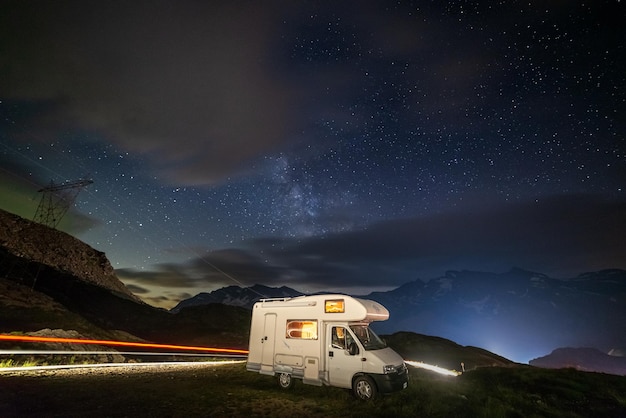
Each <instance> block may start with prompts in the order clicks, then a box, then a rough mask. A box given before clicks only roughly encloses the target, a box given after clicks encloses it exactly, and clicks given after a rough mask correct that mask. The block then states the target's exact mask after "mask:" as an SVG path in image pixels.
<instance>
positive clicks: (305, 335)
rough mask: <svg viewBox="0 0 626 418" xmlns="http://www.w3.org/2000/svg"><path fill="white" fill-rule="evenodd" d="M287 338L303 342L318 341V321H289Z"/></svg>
mask: <svg viewBox="0 0 626 418" xmlns="http://www.w3.org/2000/svg"><path fill="white" fill-rule="evenodd" d="M286 337H287V338H298V339H302V340H317V321H316V320H302V319H288V320H287V334H286Z"/></svg>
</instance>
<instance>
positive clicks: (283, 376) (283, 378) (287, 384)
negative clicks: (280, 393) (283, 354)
mask: <svg viewBox="0 0 626 418" xmlns="http://www.w3.org/2000/svg"><path fill="white" fill-rule="evenodd" d="M294 383H295V380H294V378H293V377H291V375H290V374H289V373H280V374H279V375H278V386H280V388H281V389H291V388H292V387H293V384H294Z"/></svg>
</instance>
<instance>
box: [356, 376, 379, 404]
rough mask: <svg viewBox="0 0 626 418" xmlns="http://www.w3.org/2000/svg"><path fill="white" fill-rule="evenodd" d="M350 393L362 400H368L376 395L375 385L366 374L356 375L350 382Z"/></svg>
mask: <svg viewBox="0 0 626 418" xmlns="http://www.w3.org/2000/svg"><path fill="white" fill-rule="evenodd" d="M352 393H354V396H356V397H357V398H359V399H360V400H362V401H369V400H370V399H374V397H376V385H375V384H374V381H373V380H372V379H371V378H370V377H368V376H357V378H356V379H354V383H353V384H352Z"/></svg>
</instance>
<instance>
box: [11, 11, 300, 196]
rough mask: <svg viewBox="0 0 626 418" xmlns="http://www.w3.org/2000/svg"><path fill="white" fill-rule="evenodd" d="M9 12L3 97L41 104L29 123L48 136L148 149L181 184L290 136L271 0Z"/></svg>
mask: <svg viewBox="0 0 626 418" xmlns="http://www.w3.org/2000/svg"><path fill="white" fill-rule="evenodd" d="M20 3H21V2H20ZM28 6H30V7H28ZM11 9H13V10H11ZM9 10H10V12H11V13H7V14H5V18H4V19H2V20H1V23H2V25H1V26H2V29H0V34H1V35H2V38H3V39H4V42H2V46H3V48H2V49H3V51H4V52H3V55H4V58H3V59H4V60H6V61H5V64H4V69H3V71H2V72H3V77H2V80H1V81H0V90H2V91H3V100H5V101H8V102H9V103H10V102H12V101H13V102H19V103H24V102H30V103H31V104H30V105H29V108H31V109H33V111H32V113H31V114H28V115H26V114H22V115H21V117H22V118H24V119H23V122H24V123H25V124H29V125H30V126H32V128H31V129H32V131H31V132H34V133H35V134H36V136H37V137H39V138H43V139H47V138H48V137H49V136H50V135H56V133H59V132H62V131H63V130H64V129H70V128H71V129H77V128H78V129H82V130H84V131H85V132H88V133H92V135H94V136H95V135H99V136H102V137H105V138H107V140H109V141H112V142H114V143H116V144H117V145H119V146H120V147H121V148H122V149H126V150H129V151H134V152H141V153H145V154H146V155H148V156H149V157H151V158H153V159H154V162H155V164H156V166H157V167H158V168H159V170H161V172H162V173H165V174H166V175H165V177H166V178H169V179H170V180H171V181H172V182H180V183H182V184H203V183H212V182H214V181H217V180H220V179H221V178H222V177H224V176H225V175H226V174H227V173H231V172H233V171H235V170H238V169H241V167H242V166H243V164H244V163H246V162H249V161H250V160H252V159H254V158H255V157H257V156H258V155H259V154H260V153H263V152H267V151H268V150H271V149H272V148H274V147H276V146H278V145H279V144H280V143H281V142H282V141H285V140H286V138H288V135H286V134H285V132H286V130H288V129H289V126H290V124H291V120H293V115H290V112H289V108H290V106H291V105H292V104H291V103H290V98H289V87H288V86H287V85H285V83H283V82H282V81H280V80H277V79H276V78H275V77H274V76H273V75H272V74H271V69H272V67H273V66H274V63H273V62H271V61H270V60H268V58H267V57H268V54H267V51H268V49H269V48H271V43H272V42H273V39H272V37H271V36H270V35H271V33H272V25H276V24H277V22H276V21H275V18H274V17H273V16H272V15H271V14H269V12H270V11H271V10H270V8H267V7H265V6H264V5H261V4H260V3H259V4H257V3H254V2H252V3H246V4H241V3H237V4H231V3H227V2H219V3H216V2H195V3H191V2H185V3H184V4H183V3H171V2H156V4H155V2H143V1H140V2H115V1H114V2H97V3H95V2H83V1H63V2H52V3H51V2H31V3H29V5H24V4H20V6H19V8H18V7H15V8H9ZM88 28H97V30H87V29H88ZM7 59H8V60H7ZM33 122H36V123H33Z"/></svg>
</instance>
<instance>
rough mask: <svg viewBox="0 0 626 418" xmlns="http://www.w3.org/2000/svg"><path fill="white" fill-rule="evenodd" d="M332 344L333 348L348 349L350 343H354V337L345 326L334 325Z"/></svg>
mask: <svg viewBox="0 0 626 418" xmlns="http://www.w3.org/2000/svg"><path fill="white" fill-rule="evenodd" d="M331 344H332V346H333V348H341V349H343V350H347V349H348V348H349V347H350V344H354V338H352V335H351V334H350V333H349V332H348V330H347V329H346V328H344V327H333V328H332V330H331Z"/></svg>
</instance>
